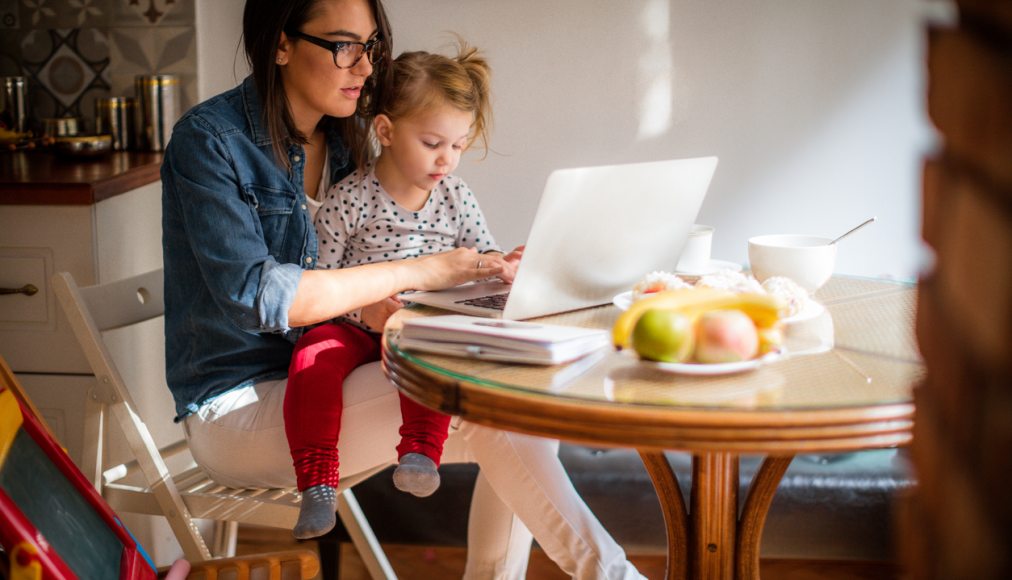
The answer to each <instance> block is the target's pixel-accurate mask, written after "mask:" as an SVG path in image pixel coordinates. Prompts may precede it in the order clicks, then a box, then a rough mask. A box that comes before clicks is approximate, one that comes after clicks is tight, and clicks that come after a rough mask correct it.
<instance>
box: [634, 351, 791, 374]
mask: <svg viewBox="0 0 1012 580" xmlns="http://www.w3.org/2000/svg"><path fill="white" fill-rule="evenodd" d="M780 357H781V355H780V353H778V352H771V353H769V354H767V355H764V356H761V357H759V358H754V359H752V360H743V361H741V362H733V363H718V364H702V363H665V362H654V361H646V360H645V361H642V362H643V363H644V364H647V365H649V366H651V367H653V368H655V369H658V370H662V371H665V372H669V373H676V374H679V375H699V376H709V375H731V374H735V373H743V372H746V371H754V370H755V369H757V368H759V367H761V366H763V365H764V364H769V363H771V362H773V361H775V360H778V359H779V358H780Z"/></svg>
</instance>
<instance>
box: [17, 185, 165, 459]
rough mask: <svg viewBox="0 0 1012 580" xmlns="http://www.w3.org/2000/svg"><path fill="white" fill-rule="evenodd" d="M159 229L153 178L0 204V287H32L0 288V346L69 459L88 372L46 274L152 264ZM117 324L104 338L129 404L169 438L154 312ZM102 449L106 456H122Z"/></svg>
mask: <svg viewBox="0 0 1012 580" xmlns="http://www.w3.org/2000/svg"><path fill="white" fill-rule="evenodd" d="M161 231H162V228H161V183H160V182H154V183H151V184H148V185H145V186H142V187H138V188H136V189H134V190H131V191H128V192H126V193H123V194H120V195H115V196H113V197H110V198H108V199H104V200H102V201H99V202H97V203H94V204H89V205H0V288H23V287H24V286H25V285H28V284H31V285H32V286H34V287H35V288H37V290H38V291H37V292H36V293H35V294H34V295H31V296H28V295H25V294H4V295H0V354H2V355H3V357H4V359H6V360H7V364H8V365H10V367H11V369H12V370H13V371H14V372H15V374H17V375H18V378H19V380H20V381H21V383H22V384H23V385H24V386H25V389H26V390H27V391H28V394H29V396H30V397H32V399H33V401H34V402H35V404H36V406H37V407H39V410H40V412H41V413H42V414H43V416H44V417H45V418H46V420H47V421H49V423H50V425H51V426H52V427H53V429H54V431H56V435H57V437H58V438H59V439H60V442H61V444H62V445H64V446H65V447H66V448H67V451H68V453H69V454H70V456H71V458H72V459H73V460H74V461H75V462H78V463H80V458H81V444H82V436H83V401H84V397H85V396H87V393H88V390H89V389H90V388H91V385H92V384H93V377H92V375H91V371H90V369H89V367H88V363H87V361H86V360H85V358H84V355H83V354H82V353H81V350H80V348H78V346H77V342H76V341H75V340H74V337H73V334H72V333H71V331H70V328H69V327H68V324H67V321H66V319H65V317H64V315H63V312H62V311H61V310H60V307H59V304H58V303H57V301H56V298H55V296H54V295H53V292H52V289H51V287H50V283H49V280H50V278H51V277H52V275H53V274H54V273H55V272H60V271H66V272H70V273H71V274H72V275H73V276H74V278H75V279H76V280H77V282H78V283H79V284H81V285H90V284H95V283H99V282H110V281H114V280H118V279H121V278H125V277H127V276H132V275H134V274H140V273H143V272H147V271H150V270H154V269H156V268H160V267H161V266H162V245H161V244H162V240H161ZM117 333H120V331H114V332H113V333H110V334H109V335H107V337H106V338H107V340H108V341H109V342H110V344H111V346H112V355H113V357H114V358H115V359H116V363H117V364H118V365H119V366H120V368H121V371H122V373H123V375H124V379H126V381H127V384H129V385H135V386H138V387H141V388H135V389H134V392H133V395H134V397H135V398H136V399H137V401H136V402H137V405H138V407H140V410H141V412H142V414H143V415H144V416H145V417H146V418H151V419H152V420H150V422H149V425H151V426H152V428H153V431H156V433H154V435H155V438H156V440H171V438H172V437H174V436H175V434H176V433H178V427H176V426H174V425H173V424H172V422H171V419H172V416H173V411H172V400H171V396H170V395H169V391H168V388H167V387H166V386H165V378H164V376H165V372H164V361H163V357H164V354H163V353H164V336H163V334H162V324H161V321H160V320H158V321H152V322H151V324H149V325H145V327H144V328H140V329H137V330H133V329H131V331H130V332H126V331H123V332H122V333H121V334H117ZM162 418H163V420H159V419H162ZM158 431H162V432H163V433H162V436H159V434H158V433H157V432H158ZM110 451H111V453H110V457H109V460H110V461H116V460H122V454H121V453H117V451H116V450H115V449H114V450H110ZM117 455H120V457H119V458H117V457H116V456H117Z"/></svg>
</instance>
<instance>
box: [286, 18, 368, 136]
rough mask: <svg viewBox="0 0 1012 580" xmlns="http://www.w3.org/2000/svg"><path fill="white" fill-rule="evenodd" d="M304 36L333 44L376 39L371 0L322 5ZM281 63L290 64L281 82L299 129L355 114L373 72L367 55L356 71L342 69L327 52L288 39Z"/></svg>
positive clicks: (305, 27)
mask: <svg viewBox="0 0 1012 580" xmlns="http://www.w3.org/2000/svg"><path fill="white" fill-rule="evenodd" d="M300 32H302V33H304V34H308V35H310V36H315V37H317V38H321V39H324V40H328V41H331V42H339V41H351V42H367V41H368V40H370V39H371V38H373V37H374V36H375V35H376V19H375V17H374V16H373V12H372V8H371V6H370V5H369V3H368V2H367V1H366V0H320V1H319V2H317V3H316V6H315V8H314V15H313V16H312V18H311V19H310V20H309V21H307V22H306V23H305V24H303V25H302V28H301V30H300ZM278 59H279V61H281V62H283V63H284V64H283V66H281V78H282V80H283V82H284V85H285V92H286V94H287V95H288V101H289V105H290V106H291V110H292V115H293V117H294V118H295V122H296V124H298V123H299V121H300V119H306V120H312V119H316V120H319V118H320V117H322V116H323V115H330V116H332V117H350V116H351V115H353V114H354V113H355V109H356V107H357V106H358V98H359V96H360V95H361V93H362V86H363V85H364V84H365V81H366V79H367V78H368V77H369V75H371V74H372V70H373V68H372V64H370V63H369V59H368V57H366V56H364V55H363V56H362V58H361V59H359V61H358V62H357V63H356V64H355V65H354V66H352V67H351V68H345V69H339V68H337V67H336V66H334V54H333V53H332V52H330V51H329V50H327V49H326V48H322V47H320V46H317V45H315V44H312V43H310V42H307V41H306V40H302V39H297V38H292V39H290V38H287V37H286V36H284V35H282V40H281V45H280V46H279V48H278Z"/></svg>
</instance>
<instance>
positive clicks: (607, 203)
mask: <svg viewBox="0 0 1012 580" xmlns="http://www.w3.org/2000/svg"><path fill="white" fill-rule="evenodd" d="M716 167H717V158H716V157H699V158H693V159H675V160H670V161H654V162H648V163H630V164H623V165H606V166H599V167H583V168H576V169H559V170H556V171H553V172H552V173H551V174H550V175H549V176H548V181H547V183H546V184H545V190H544V192H543V193H542V194H541V201H540V203H539V204H538V210H537V213H536V214H535V216H534V224H533V225H532V226H531V231H530V235H529V236H528V238H527V243H526V248H525V249H524V257H523V259H522V260H521V261H520V266H519V268H518V269H517V276H516V279H515V280H514V281H513V284H512V285H510V284H504V283H503V282H501V281H491V282H489V281H484V282H477V283H471V284H465V285H462V286H456V287H454V288H450V289H447V290H439V291H434V292H412V293H409V294H404V295H403V296H402V298H403V299H404V300H406V301H409V302H416V303H419V304H425V305H428V306H435V307H438V308H442V309H445V310H450V311H454V312H460V313H463V314H470V315H473V316H486V317H492V318H503V319H507V320H524V319H527V318H535V317H538V316H546V315H549V314H558V313H561V312H568V311H571V310H579V309H582V308H590V307H593V306H600V305H601V304H608V303H610V302H611V301H612V298H614V297H615V295H616V294H619V293H620V292H624V291H626V290H629V289H630V288H631V287H632V286H633V284H635V283H636V282H637V281H639V280H640V279H641V278H642V277H643V276H644V275H645V274H646V273H647V272H651V271H653V270H666V271H674V269H675V266H676V265H677V264H678V257H679V256H680V255H681V253H682V248H683V247H684V246H685V242H686V240H687V239H688V236H689V230H690V229H691V228H692V224H693V223H694V222H695V221H696V215H697V214H698V213H699V208H700V206H701V205H702V204H703V197H704V196H705V195H706V190H707V188H708V187H709V185H710V180H711V178H712V177H713V172H714V169H716Z"/></svg>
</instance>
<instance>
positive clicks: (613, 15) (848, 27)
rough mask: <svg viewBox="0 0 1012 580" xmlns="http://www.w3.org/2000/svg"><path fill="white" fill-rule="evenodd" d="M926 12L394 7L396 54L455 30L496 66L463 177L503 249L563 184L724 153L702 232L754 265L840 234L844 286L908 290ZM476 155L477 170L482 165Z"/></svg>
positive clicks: (785, 0)
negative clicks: (759, 245) (850, 277)
mask: <svg viewBox="0 0 1012 580" xmlns="http://www.w3.org/2000/svg"><path fill="white" fill-rule="evenodd" d="M925 4H926V3H925V2H923V1H920V0H890V1H888V2H882V1H881V0H855V1H847V2H841V1H839V0H767V1H764V2H753V1H750V0H735V1H725V2H706V1H704V0H671V1H666V0H630V1H626V2H604V1H595V2H587V1H585V0H555V1H553V2H548V3H545V2H538V1H536V0H517V1H514V2H499V1H493V0H477V1H472V2H468V3H467V9H466V10H465V9H461V7H460V6H461V5H460V3H459V2H454V1H452V0H432V1H429V2H425V3H424V4H423V3H418V2H411V1H407V0H388V2H387V8H388V11H389V13H390V16H391V19H392V21H393V25H394V30H395V35H396V46H395V50H396V51H397V52H400V51H401V50H406V49H419V48H421V49H428V50H432V49H440V48H443V49H444V50H445V49H446V48H447V47H448V44H449V41H450V40H451V37H450V36H449V35H448V34H447V31H451V30H452V31H456V32H459V33H460V34H462V35H464V36H465V37H466V39H467V40H469V41H471V42H472V43H474V44H476V45H478V46H479V47H481V48H483V49H485V50H486V51H487V53H488V57H489V58H490V60H491V61H492V64H493V67H494V74H495V79H494V86H495V114H496V125H495V133H494V135H493V142H492V146H493V148H494V150H495V152H494V153H493V154H492V155H490V156H489V158H488V159H487V160H485V161H482V162H477V161H473V162H469V163H467V164H466V166H463V167H462V168H461V169H460V170H459V173H461V174H462V175H463V176H464V177H465V179H467V180H468V181H469V182H470V184H471V185H472V187H473V188H474V189H475V191H476V192H477V193H478V195H479V198H480V199H481V203H482V206H483V208H484V209H485V211H486V214H487V215H488V217H489V222H490V223H491V225H492V227H493V231H494V232H496V233H497V235H498V236H499V238H500V239H501V241H502V242H504V243H506V244H515V243H518V242H520V241H521V240H523V239H524V236H525V234H526V231H527V228H528V227H529V224H530V223H531V219H532V217H533V214H534V211H535V208H536V202H537V199H538V196H539V194H540V192H541V189H542V187H543V184H544V182H545V178H546V177H547V175H548V173H549V172H550V171H551V170H552V169H553V168H558V167H567V166H581V165H593V164H606V163H616V162H631V161H638V160H652V159H662V158H669V157H691V156H699V155H710V154H715V155H718V156H719V157H720V165H719V167H718V168H717V173H716V175H715V178H714V181H713V184H712V186H711V189H710V193H709V194H708V197H707V199H706V201H705V202H704V205H703V208H702V210H701V213H700V216H699V219H698V221H700V222H703V223H709V224H712V225H714V226H716V228H717V230H716V236H715V239H714V256H715V257H718V258H723V259H728V260H734V261H738V262H745V261H746V260H747V257H746V247H747V244H746V242H747V239H748V237H749V236H752V235H758V234H763V233H811V234H821V235H834V234H839V233H842V232H844V231H846V230H847V229H849V227H850V226H852V225H854V224H857V223H859V222H860V221H862V220H863V219H864V218H866V217H869V216H877V217H878V218H879V221H878V223H877V224H876V225H874V226H872V227H870V228H868V229H866V230H864V231H862V232H861V234H860V235H855V236H854V237H852V238H848V240H847V243H846V244H845V245H841V247H840V255H839V261H838V268H837V269H838V271H840V272H848V273H855V274H866V275H879V274H889V275H893V276H897V277H904V278H906V277H911V276H912V275H913V274H914V273H915V272H916V270H917V267H918V266H917V264H918V259H919V243H918V240H917V237H918V236H917V224H918V219H917V218H918V195H917V194H918V189H919V183H920V182H919V171H920V169H919V166H920V161H919V160H920V158H921V155H922V152H923V150H924V148H925V146H926V144H927V143H928V142H929V138H930V136H931V135H930V132H929V131H928V128H927V125H926V123H925V120H924V115H923V111H922V109H923V105H922V97H921V95H922V93H923V90H922V85H923V79H922V76H923V74H922V70H921V69H922V65H921V62H922V58H921V52H922V46H921V45H922V42H923V38H922V36H923V34H922V29H921V12H922V10H923V9H924V7H925ZM475 157H478V156H472V158H475Z"/></svg>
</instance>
